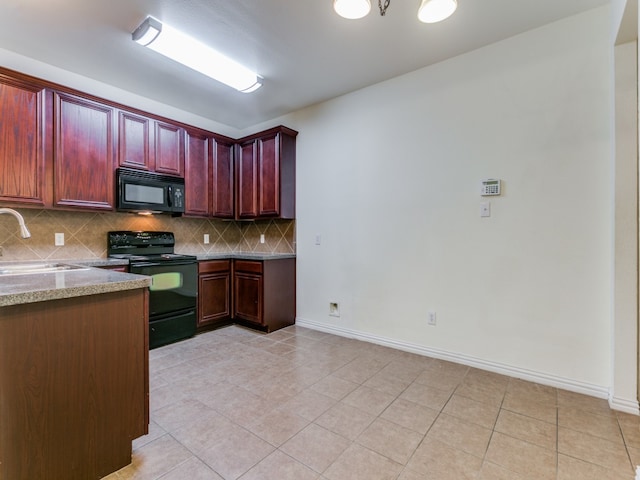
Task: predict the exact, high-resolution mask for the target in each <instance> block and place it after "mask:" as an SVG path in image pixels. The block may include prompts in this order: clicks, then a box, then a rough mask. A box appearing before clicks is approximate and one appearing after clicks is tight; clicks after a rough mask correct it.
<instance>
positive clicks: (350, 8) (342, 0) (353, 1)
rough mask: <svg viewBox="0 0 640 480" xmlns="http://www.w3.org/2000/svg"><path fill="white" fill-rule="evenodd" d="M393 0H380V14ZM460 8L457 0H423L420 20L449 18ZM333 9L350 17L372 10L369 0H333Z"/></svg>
mask: <svg viewBox="0 0 640 480" xmlns="http://www.w3.org/2000/svg"><path fill="white" fill-rule="evenodd" d="M390 3H391V0H384V1H383V0H378V9H379V10H380V15H382V16H384V15H385V14H386V13H387V8H388V7H389V4H390ZM456 8H458V1H457V0H422V1H421V2H420V7H419V8H418V20H420V21H421V22H424V23H436V22H441V21H442V20H445V19H446V18H449V17H450V16H451V15H452V14H453V12H455V11H456ZM333 9H334V10H335V11H336V13H337V14H338V15H340V16H341V17H344V18H348V19H357V18H362V17H364V16H366V15H367V14H368V13H369V12H370V11H371V2H370V1H369V0H333Z"/></svg>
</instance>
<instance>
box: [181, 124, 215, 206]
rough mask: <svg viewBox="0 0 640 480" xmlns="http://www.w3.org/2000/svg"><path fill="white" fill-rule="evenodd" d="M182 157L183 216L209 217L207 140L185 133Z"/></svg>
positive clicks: (204, 137)
mask: <svg viewBox="0 0 640 480" xmlns="http://www.w3.org/2000/svg"><path fill="white" fill-rule="evenodd" d="M186 137H187V140H186V142H185V157H184V164H185V165H184V167H185V168H184V183H185V189H186V192H185V212H184V213H185V215H195V216H201V217H206V216H208V215H209V188H210V187H209V185H210V178H209V145H210V140H209V138H208V137H207V136H206V135H204V134H201V133H198V132H192V131H187V135H186Z"/></svg>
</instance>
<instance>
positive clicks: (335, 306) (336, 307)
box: [329, 302, 340, 317]
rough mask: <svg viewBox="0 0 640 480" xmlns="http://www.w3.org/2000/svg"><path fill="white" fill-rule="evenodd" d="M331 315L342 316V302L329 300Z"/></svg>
mask: <svg viewBox="0 0 640 480" xmlns="http://www.w3.org/2000/svg"><path fill="white" fill-rule="evenodd" d="M329 316H330V317H339V316H340V304H339V303H338V302H329Z"/></svg>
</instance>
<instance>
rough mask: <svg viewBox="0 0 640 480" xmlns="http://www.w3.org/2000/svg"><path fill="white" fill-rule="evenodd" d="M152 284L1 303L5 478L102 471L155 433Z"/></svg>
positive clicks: (0, 467) (0, 452) (1, 467)
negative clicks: (151, 417) (151, 421)
mask: <svg viewBox="0 0 640 480" xmlns="http://www.w3.org/2000/svg"><path fill="white" fill-rule="evenodd" d="M147 296H148V293H147V290H146V289H135V290H128V291H122V292H114V293H106V294H99V295H89V296H83V297H75V298H68V299H61V300H52V301H47V302H36V303H30V304H23V305H14V306H7V307H1V308H0V478H1V479H14V480H21V479H35V478H38V479H42V480H46V479H52V480H54V479H61V478H65V479H68V480H75V479H78V480H80V479H83V480H84V479H93V478H95V479H97V478H102V477H103V476H106V475H108V474H109V473H111V472H113V471H116V470H118V469H120V468H122V467H124V466H125V465H127V464H129V463H130V462H131V442H132V440H133V439H134V438H137V437H139V436H140V435H143V434H145V433H146V432H147V431H148V379H147V376H148V344H147V342H148V337H147V333H146V331H147Z"/></svg>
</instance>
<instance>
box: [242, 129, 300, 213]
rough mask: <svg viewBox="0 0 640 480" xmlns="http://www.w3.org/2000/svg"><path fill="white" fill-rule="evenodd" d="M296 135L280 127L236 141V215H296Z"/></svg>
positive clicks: (294, 132)
mask: <svg viewBox="0 0 640 480" xmlns="http://www.w3.org/2000/svg"><path fill="white" fill-rule="evenodd" d="M297 134H298V132H296V131H295V130H291V129H289V128H286V127H282V126H280V127H276V128H273V129H271V130H267V131H265V132H261V133H259V134H256V135H252V136H250V137H245V138H244V139H242V140H240V141H239V142H238V150H237V151H238V159H237V162H236V188H237V191H236V195H237V196H236V218H239V219H250V218H287V219H293V218H295V175H296V173H295V172H296V170H295V165H296V135H297Z"/></svg>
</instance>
